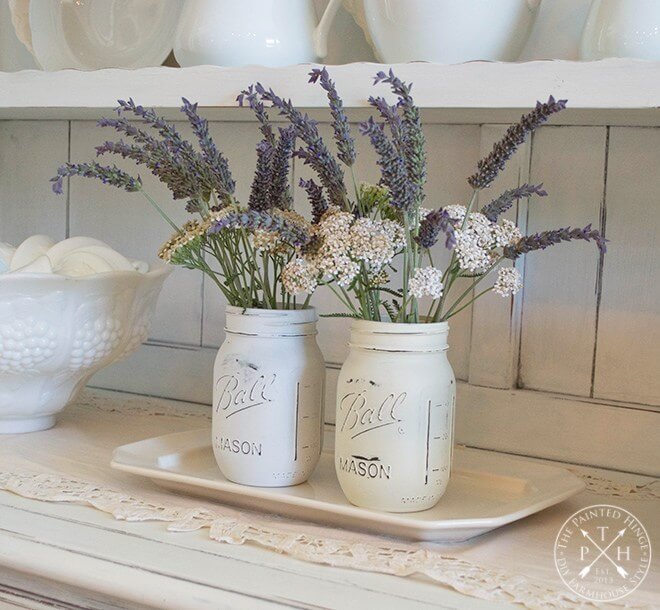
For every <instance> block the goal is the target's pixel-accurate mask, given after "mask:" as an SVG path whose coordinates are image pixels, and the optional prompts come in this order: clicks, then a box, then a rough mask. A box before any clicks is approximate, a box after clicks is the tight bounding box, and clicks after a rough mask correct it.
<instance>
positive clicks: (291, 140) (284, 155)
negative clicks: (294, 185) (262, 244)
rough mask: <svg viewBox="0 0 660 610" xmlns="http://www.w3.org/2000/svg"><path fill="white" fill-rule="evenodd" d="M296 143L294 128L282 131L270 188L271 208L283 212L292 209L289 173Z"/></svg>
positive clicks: (272, 169)
mask: <svg viewBox="0 0 660 610" xmlns="http://www.w3.org/2000/svg"><path fill="white" fill-rule="evenodd" d="M295 143H296V130H295V128H294V127H293V126H289V127H287V128H286V129H280V138H279V141H278V142H277V147H276V148H275V152H274V154H273V162H272V168H271V177H270V186H269V188H268V199H269V204H270V206H269V207H270V208H280V209H281V210H288V209H289V208H291V204H292V201H291V192H290V189H289V171H290V165H291V155H292V153H293V147H294V145H295Z"/></svg>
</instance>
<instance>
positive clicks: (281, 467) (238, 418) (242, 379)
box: [213, 306, 325, 487]
mask: <svg viewBox="0 0 660 610" xmlns="http://www.w3.org/2000/svg"><path fill="white" fill-rule="evenodd" d="M226 313H227V316H226V328H225V331H226V339H225V342H224V343H223V344H222V347H221V348H220V350H219V352H218V355H217V357H216V360H215V367H214V372H213V373H214V374H213V376H214V384H213V451H214V453H215V458H216V461H217V462H218V466H219V467H220V470H221V471H222V474H224V476H225V477H226V478H227V479H229V480H230V481H233V482H235V483H241V484H244V485H254V486H258V487H286V486H288V485H298V484H299V483H303V482H304V481H306V480H307V478H308V477H309V475H310V474H311V473H312V471H313V470H314V468H315V466H316V464H317V463H318V460H319V457H320V454H321V449H322V441H323V400H324V390H325V364H324V361H323V356H322V354H321V350H320V349H319V346H318V344H317V343H316V334H317V331H316V321H317V319H318V318H317V314H316V310H315V309H314V308H313V307H310V308H307V309H298V310H291V311H287V310H267V309H244V308H242V307H233V306H227V309H226Z"/></svg>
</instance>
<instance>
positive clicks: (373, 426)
mask: <svg viewBox="0 0 660 610" xmlns="http://www.w3.org/2000/svg"><path fill="white" fill-rule="evenodd" d="M448 332H449V325H448V324H447V323H446V322H440V323H434V324H391V323H387V322H370V321H366V320H358V321H355V322H353V325H352V328H351V339H350V353H349V356H348V358H347V360H346V362H345V363H344V366H343V367H342V369H341V373H340V374H339V382H338V387H337V426H336V447H335V468H336V471H337V477H338V479H339V483H340V485H341V488H342V490H343V491H344V494H345V495H346V497H347V498H348V500H349V501H350V502H351V503H353V504H355V505H357V506H362V507H365V508H372V509H376V510H383V511H388V512H414V511H421V510H425V509H428V508H431V507H432V506H434V505H435V504H436V503H437V502H438V500H440V498H441V497H442V495H443V494H444V492H445V489H446V487H447V483H448V481H449V471H450V467H451V457H452V444H453V428H454V405H455V400H456V380H455V377H454V373H453V371H452V368H451V366H450V364H449V361H448V360H447V334H448Z"/></svg>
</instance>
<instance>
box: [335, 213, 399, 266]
mask: <svg viewBox="0 0 660 610" xmlns="http://www.w3.org/2000/svg"><path fill="white" fill-rule="evenodd" d="M405 244H406V241H405V236H404V233H403V227H402V226H401V225H400V224H399V223H397V222H394V221H391V220H381V221H378V220H371V218H358V219H356V220H355V222H354V223H353V226H352V227H351V229H350V231H349V238H348V252H349V254H350V256H351V258H353V259H356V260H358V261H364V262H365V263H367V264H368V265H369V267H370V268H371V270H372V271H379V270H380V269H382V268H383V267H384V266H385V265H387V264H388V263H391V262H392V259H393V258H394V255H395V254H396V253H397V252H398V251H399V250H400V249H401V248H403V247H404V246H405Z"/></svg>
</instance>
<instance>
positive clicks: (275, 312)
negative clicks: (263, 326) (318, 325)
mask: <svg viewBox="0 0 660 610" xmlns="http://www.w3.org/2000/svg"><path fill="white" fill-rule="evenodd" d="M225 313H226V314H227V315H231V316H252V317H255V318H259V319H262V320H270V321H273V322H282V323H284V324H305V323H308V322H317V321H318V315H317V312H316V308H315V307H312V306H308V307H305V308H303V307H302V306H299V307H297V308H296V309H260V308H258V307H239V306H237V305H226V307H225Z"/></svg>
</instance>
